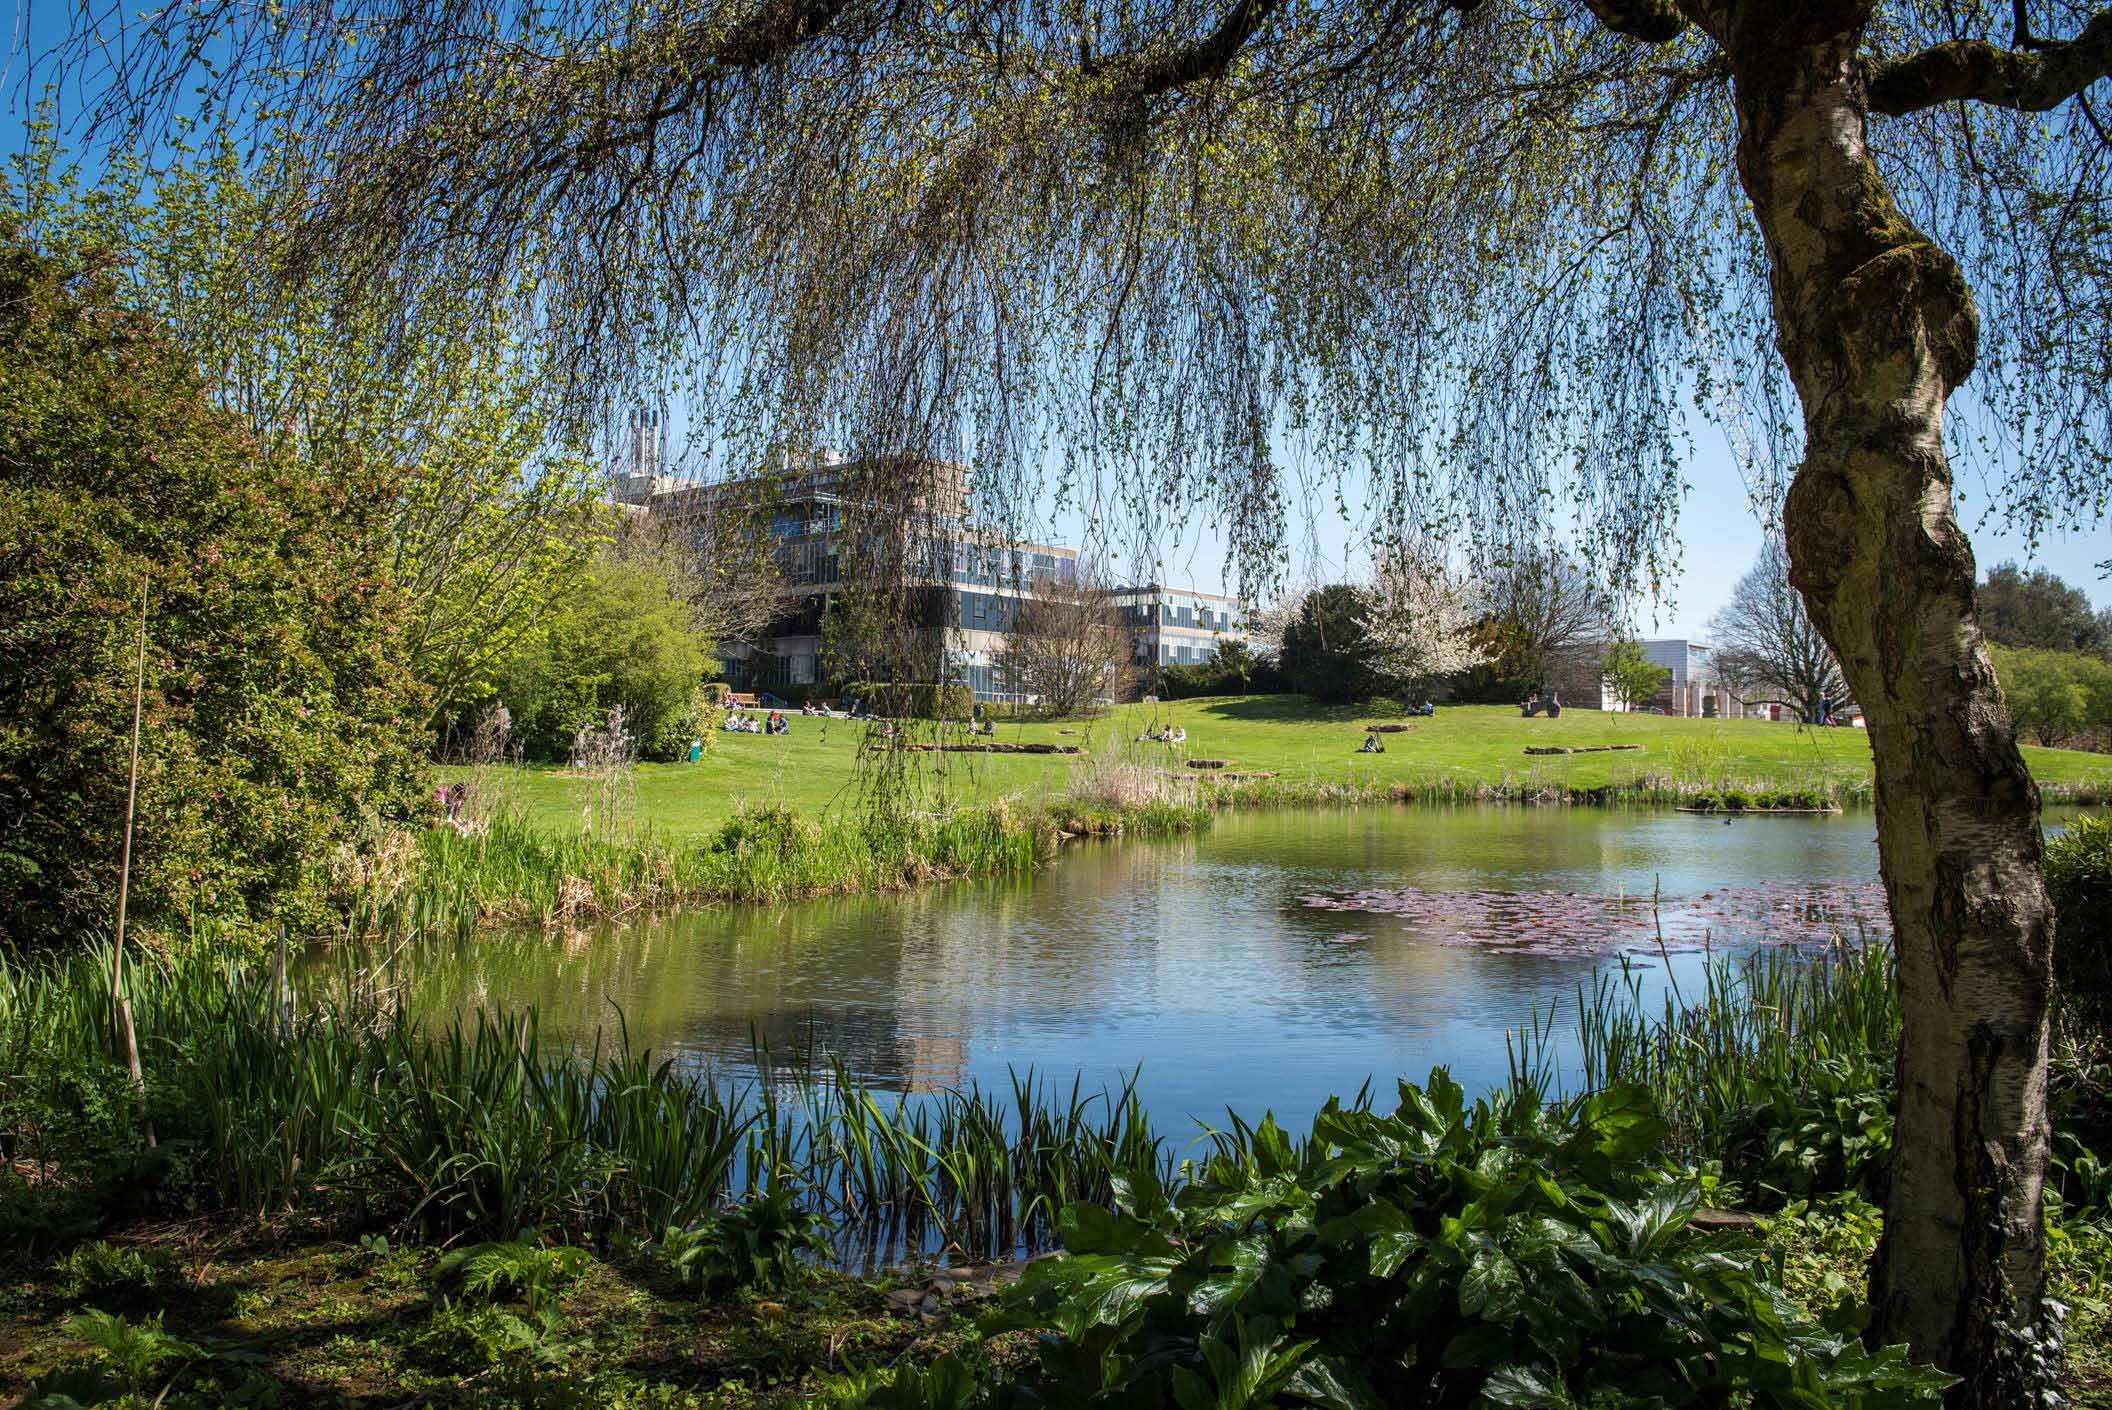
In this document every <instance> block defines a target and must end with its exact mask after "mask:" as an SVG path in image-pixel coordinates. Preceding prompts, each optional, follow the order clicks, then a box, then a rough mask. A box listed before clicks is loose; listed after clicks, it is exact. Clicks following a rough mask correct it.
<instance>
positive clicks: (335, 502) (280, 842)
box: [0, 227, 424, 946]
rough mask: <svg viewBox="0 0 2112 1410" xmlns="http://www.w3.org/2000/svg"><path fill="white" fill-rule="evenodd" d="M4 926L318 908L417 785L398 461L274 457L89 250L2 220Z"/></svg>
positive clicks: (297, 915)
mask: <svg viewBox="0 0 2112 1410" xmlns="http://www.w3.org/2000/svg"><path fill="white" fill-rule="evenodd" d="M0 487H4V489H0V564H4V565H5V566H4V568H0V817H5V818H6V820H7V821H6V823H5V824H4V825H0V940H8V941H13V942H15V943H16V944H17V945H21V946H50V945H55V944H61V943H65V942H68V941H72V940H75V939H77V938H78V937H80V936H82V935H84V934H86V933H88V932H89V931H91V930H96V929H102V928H104V927H107V925H108V924H109V922H110V918H111V916H112V915H113V914H114V912H115V910H116V894H117V878H118V867H119V857H120V852H121V834H122V831H123V828H124V819H125V808H126V788H127V773H128V757H127V756H128V753H129V749H130V731H131V724H132V705H133V700H132V696H133V679H134V672H135V667H136V661H137V654H136V653H137V650H138V648H137V630H138V627H137V623H138V618H139V601H140V587H141V583H142V582H143V581H145V582H149V583H150V584H151V587H150V592H149V603H148V620H147V658H146V691H145V707H144V728H143V732H142V736H141V760H140V763H141V769H140V779H139V800H138V815H139V817H140V819H141V820H142V822H143V826H141V828H140V829H139V831H138V833H137V834H136V835H135V837H134V841H133V853H132V880H131V914H132V917H133V920H134V923H135V924H137V925H138V926H139V927H140V928H141V929H142V930H143V931H145V932H148V933H149V934H152V933H155V932H159V933H161V934H164V935H169V934H174V933H178V932H183V931H188V930H189V928H190V927H191V926H192V924H193V923H194V922H203V921H208V920H215V919H220V920H228V921H233V922H238V923H255V922H263V921H268V920H285V921H291V922H293V923H296V924H307V923H319V922H321V921H322V920H324V919H325V918H326V913H327V911H328V908H329V905H330V902H331V901H332V900H333V899H334V898H333V897H332V896H331V879H330V870H329V868H328V866H327V865H326V859H328V858H329V857H331V856H332V855H333V854H334V853H336V852H338V851H339V849H341V848H352V849H364V848H365V847H367V846H368V845H369V844H371V843H372V842H373V841H374V840H375V839H377V838H378V837H379V836H380V835H381V834H382V833H383V831H384V830H385V826H384V825H385V824H388V823H390V822H393V821H395V820H399V819H403V818H407V817H409V816H410V815H411V813H412V812H413V810H414V809H415V808H416V807H417V806H418V802H419V799H420V797H421V795H422V794H423V791H424V785H423V764H422V761H421V759H420V757H419V750H418V743H419V741H420V739H421V736H422V728H423V721H422V716H423V705H422V697H421V691H420V688H419V687H418V685H417V683H416V682H415V680H414V679H413V677H412V675H411V672H410V670H409V668H408V666H407V664H406V661H407V659H408V650H407V648H406V646H405V640H404V610H403V605H402V602H401V600H400V597H399V595H398V594H397V593H396V592H395V591H394V590H393V589H392V587H391V586H390V584H389V581H388V577H387V574H386V571H385V567H384V562H385V560H384V557H383V546H384V543H385V541H386V534H387V525H388V521H389V516H390V513H391V512H392V510H391V495H390V494H389V492H388V485H387V483H386V481H385V480H384V479H383V478H381V477H379V476H376V475H371V474H368V473H366V472H364V471H363V470H362V469H361V468H360V467H358V466H355V465H333V466H331V467H330V468H329V473H328V474H327V475H325V474H323V473H321V472H320V471H319V470H318V469H317V468H315V467H312V466H309V465H306V464H303V463H300V462H298V461H295V460H293V459H292V458H290V457H288V456H284V455H276V454H268V453H266V452H264V451H263V450H262V449H260V448H259V447H258V446H257V445H256V444H255V443H254V442H253V441H252V440H251V439H250V438H249V436H248V435H247V433H246V432H245V431H243V430H242V429H241V427H240V425H239V424H238V422H237V421H236V419H235V418H234V417H233V416H232V415H230V414H228V413H226V412H223V411H221V410H219V409H216V408H215V407H213V406H212V405H211V404H210V403H209V402H208V401H207V399H206V397H205V394H204V391H203V388H202V387H201V384H200V383H199V381H198V378H197V376H196V374H195V373H194V372H193V370H192V368H191V366H190V363H189V359H188V358H187V357H186V356H185V355H184V354H183V353H182V352H181V351H180V350H179V349H178V348H177V347H176V346H175V345H174V344H173V343H172V342H171V341H170V339H169V338H168V337H167V336H166V335H165V334H164V333H163V332H162V331H161V330H160V329H159V328H157V327H155V326H154V325H152V324H150V323H149V322H147V321H146V320H143V319H140V318H136V317H132V316H130V315H128V314H126V313H124V312H123V311H121V310H120V309H119V308H118V307H117V306H116V303H115V296H114V294H113V292H112V288H111V285H110V283H109V281H108V280H107V279H106V278H105V277H104V275H103V274H101V273H100V272H98V271H96V270H94V269H89V268H83V267H81V266H79V265H74V264H67V263H63V262H61V261H58V260H56V259H52V258H47V257H45V256H42V255H39V254H37V253H35V252H33V251H31V250H29V249H27V248H25V247H24V246H23V245H21V244H20V243H18V242H16V240H15V239H14V237H13V235H12V232H10V231H9V230H7V229H5V228H4V227H0Z"/></svg>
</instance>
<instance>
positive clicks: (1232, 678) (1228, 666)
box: [1158, 641, 1291, 700]
mask: <svg viewBox="0 0 2112 1410" xmlns="http://www.w3.org/2000/svg"><path fill="white" fill-rule="evenodd" d="M1290 688H1291V687H1290V683H1289V682H1288V681H1286V680H1285V679H1284V676H1283V672H1282V671H1280V670H1278V669H1277V667H1276V663H1275V662H1273V661H1269V660H1266V659H1265V658H1263V657H1260V656H1257V655H1255V654H1254V651H1253V649H1252V648H1251V647H1249V646H1248V645H1247V644H1246V643H1245V642H1243V641H1225V642H1220V643H1219V644H1218V648H1217V654H1216V655H1214V656H1212V657H1211V658H1210V659H1209V660H1208V661H1204V662H1202V663H1201V664H1199V665H1193V666H1166V667H1163V668H1162V669H1161V670H1160V672H1159V680H1158V695H1159V698H1160V699H1161V700H1190V699H1193V698H1195V697H1196V696H1201V695H1280V694H1282V693H1284V692H1285V691H1287V690H1289V689H1290Z"/></svg>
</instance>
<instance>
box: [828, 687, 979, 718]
mask: <svg viewBox="0 0 2112 1410" xmlns="http://www.w3.org/2000/svg"><path fill="white" fill-rule="evenodd" d="M843 699H844V701H845V703H846V704H847V703H849V702H850V701H853V700H855V701H857V702H858V708H859V709H860V710H863V711H865V712H866V713H867V714H873V715H886V716H889V717H891V718H894V719H898V720H903V719H907V720H965V719H967V718H968V716H969V714H970V712H972V711H973V710H974V709H975V692H974V691H972V690H970V689H969V688H968V687H967V686H966V685H963V684H962V683H961V682H959V681H949V682H948V683H946V684H944V685H935V684H932V683H930V682H928V681H917V682H905V681H852V682H851V683H850V684H848V685H846V686H845V687H844V688H843Z"/></svg>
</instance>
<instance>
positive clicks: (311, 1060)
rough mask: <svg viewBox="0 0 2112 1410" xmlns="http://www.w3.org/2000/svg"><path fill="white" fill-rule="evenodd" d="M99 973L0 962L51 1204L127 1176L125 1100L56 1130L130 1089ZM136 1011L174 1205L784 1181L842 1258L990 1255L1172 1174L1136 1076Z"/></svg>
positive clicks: (324, 1010) (426, 1232)
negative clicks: (180, 1157)
mask: <svg viewBox="0 0 2112 1410" xmlns="http://www.w3.org/2000/svg"><path fill="white" fill-rule="evenodd" d="M104 962H106V956H97V955H78V956H73V957H69V958H66V959H57V960H50V961H44V962H39V963H36V964H32V965H29V966H22V967H8V968H0V1020H4V1021H5V1025H6V1027H5V1030H4V1033H0V1058H4V1059H5V1065H4V1070H0V1137H4V1138H5V1140H6V1142H7V1144H8V1146H9V1147H10V1148H11V1149H12V1150H13V1151H14V1152H15V1153H16V1154H17V1155H18V1156H19V1157H21V1158H23V1159H25V1160H27V1161H29V1162H31V1163H32V1164H34V1165H35V1166H36V1168H37V1169H38V1170H39V1171H40V1172H41V1174H40V1175H39V1177H38V1180H39V1185H40V1187H43V1188H46V1189H72V1190H75V1191H77V1192H88V1193H94V1192H95V1191H96V1190H97V1188H98V1187H99V1185H101V1184H102V1183H103V1182H105V1181H106V1180H107V1179H108V1177H109V1176H110V1175H111V1174H112V1172H115V1171H126V1172H132V1173H134V1174H136V1165H134V1164H128V1163H127V1161H126V1160H125V1159H124V1158H123V1157H124V1156H125V1154H126V1152H127V1149H128V1147H129V1148H131V1149H136V1145H137V1142H136V1139H134V1138H136V1137H137V1136H138V1135H139V1134H141V1126H142V1122H143V1120H144V1118H143V1117H141V1116H139V1115H138V1114H137V1113H136V1112H135V1110H134V1108H133V1107H132V1106H131V1104H130V1103H121V1104H117V1105H115V1106H111V1107H109V1108H108V1109H106V1110H103V1111H102V1112H101V1114H100V1116H99V1117H98V1118H97V1120H96V1121H93V1122H86V1123H83V1122H81V1121H71V1122H69V1121H68V1120H66V1119H65V1118H64V1116H63V1115H58V1116H54V1114H55V1113H63V1111H64V1109H65V1108H66V1106H67V1102H68V1097H67V1094H68V1093H69V1092H73V1091H78V1090H84V1089H92V1088H94V1087H96V1086H97V1085H98V1084H104V1083H107V1082H108V1081H110V1080H112V1079H121V1078H122V1073H121V1072H119V1071H117V1070H116V1069H115V1067H114V1065H113V1063H112V1061H111V1059H110V1057H109V1054H108V1049H107V1045H106V1044H105V1043H103V1042H102V1040H101V1035H102V1033H103V1031H104V1024H105V1022H106V1020H107V1005H106V1004H105V1003H103V1002H102V998H103V995H104V991H103V989H102V988H101V984H102V979H101V976H100V974H99V973H98V971H97V967H98V965H100V964H102V963H104ZM134 993H135V998H136V1000H137V1003H138V1008H139V1017H140V1040H141V1044H142V1046H143V1048H145V1049H146V1050H147V1052H148V1053H149V1054H150V1055H151V1057H152V1058H153V1061H152V1062H151V1063H150V1065H149V1082H150V1096H151V1110H152V1112H153V1119H155V1120H157V1121H158V1122H159V1123H161V1126H162V1131H163V1135H164V1139H165V1140H167V1141H171V1142H173V1143H174V1144H176V1145H178V1146H179V1147H180V1148H182V1149H184V1150H187V1151H189V1152H192V1158H191V1160H190V1162H189V1164H188V1166H187V1167H186V1170H185V1171H184V1173H183V1174H182V1176H181V1178H182V1180H183V1181H184V1182H185V1183H184V1184H183V1185H182V1187H181V1188H180V1189H179V1188H173V1187H172V1188H168V1189H166V1190H165V1191H163V1194H164V1196H165V1198H166V1199H167V1200H168V1201H169V1202H172V1203H188V1204H201V1205H205V1206H208V1207H214V1208H223V1209H229V1210H234V1211H239V1212H242V1213H245V1214H248V1215H251V1216H254V1217H258V1218H272V1217H275V1216H279V1215H283V1214H286V1213H289V1212H294V1211H305V1212H311V1213H336V1214H346V1215H350V1216H352V1217H355V1218H358V1219H367V1220H372V1219H379V1220H385V1221H388V1222H390V1223H393V1224H394V1225H397V1226H399V1227H402V1228H405V1229H408V1230H412V1231H415V1232H416V1233H418V1234H419V1235H421V1236H423V1237H426V1238H431V1239H437V1240H442V1241H453V1240H457V1239H497V1238H510V1237H512V1236H514V1235H515V1234H516V1233H517V1232H518V1231H519V1230H521V1229H524V1228H540V1229H545V1230H549V1231H552V1232H563V1233H566V1234H568V1235H572V1236H575V1237H609V1236H614V1235H617V1234H629V1235H634V1236H645V1237H651V1236H657V1235H658V1234H660V1233H661V1232H662V1231H664V1230H665V1229H667V1228H669V1227H671V1226H682V1225H688V1224H691V1223H694V1222H695V1221H697V1220H699V1219H701V1218H703V1217H705V1216H706V1215H708V1214H710V1213H711V1212H712V1211H714V1210H716V1209H720V1208H723V1207H727V1206H729V1205H732V1204H736V1203H739V1202H741V1201H743V1200H745V1199H748V1198H750V1197H753V1196H756V1195H760V1194H763V1193H766V1192H769V1191H773V1190H778V1189H782V1188H786V1187H790V1188H791V1189H792V1190H793V1191H795V1193H796V1194H797V1196H798V1198H799V1199H800V1201H801V1202H802V1203H804V1204H806V1205H807V1206H808V1207H810V1208H813V1209H815V1210H817V1211H819V1212H822V1213H824V1214H826V1215H827V1216H828V1218H829V1220H830V1222H831V1223H832V1224H833V1226H834V1227H835V1228H836V1229H837V1230H838V1231H839V1234H840V1236H841V1238H842V1242H843V1246H844V1250H845V1252H846V1255H847V1257H849V1258H851V1259H853V1260H854V1261H855V1260H857V1259H859V1258H866V1259H870V1258H878V1257H882V1256H888V1255H893V1254H899V1253H902V1252H904V1251H909V1252H914V1251H917V1250H920V1249H939V1248H944V1249H949V1250H952V1251H955V1252H958V1253H961V1254H965V1255H972V1256H976V1257H989V1256H993V1255H999V1254H1006V1253H1011V1252H1014V1251H1017V1250H1019V1249H1021V1248H1024V1247H1027V1246H1030V1245H1032V1244H1035V1243H1039V1242H1041V1241H1043V1240H1044V1239H1045V1238H1046V1237H1047V1234H1048V1232H1049V1230H1050V1228H1051V1227H1052V1225H1053V1220H1054V1217H1055V1214H1056V1212H1057V1211H1058V1210H1060V1209H1061V1208H1062V1207H1063V1206H1064V1205H1066V1204H1068V1203H1071V1202H1073V1201H1076V1200H1079V1199H1089V1200H1099V1201H1102V1202H1105V1201H1107V1200H1109V1199H1111V1198H1112V1197H1113V1191H1114V1187H1115V1182H1116V1181H1117V1180H1119V1179H1121V1178H1123V1177H1124V1176H1126V1175H1134V1174H1136V1173H1137V1172H1140V1171H1150V1172H1152V1173H1155V1174H1158V1175H1160V1176H1161V1177H1162V1178H1170V1177H1171V1174H1172V1172H1171V1167H1170V1160H1169V1158H1168V1156H1167V1154H1166V1151H1165V1148H1164V1146H1163V1144H1162V1143H1161V1142H1160V1140H1159V1138H1157V1137H1156V1136H1154V1135H1153V1134H1152V1132H1151V1129H1150V1124H1149V1121H1148V1118H1147V1117H1146V1115H1145V1113H1144V1111H1143V1108H1142V1105H1141V1103H1140V1102H1138V1100H1137V1098H1136V1093H1135V1090H1134V1085H1133V1082H1132V1083H1131V1084H1128V1085H1125V1086H1123V1087H1122V1088H1121V1089H1119V1090H1117V1091H1113V1092H1105V1091H1102V1092H1086V1091H1084V1090H1083V1089H1082V1088H1081V1087H1080V1086H1078V1085H1077V1084H1075V1083H1074V1084H1073V1085H1072V1086H1071V1087H1070V1088H1069V1089H1068V1091H1067V1092H1065V1091H1059V1090H1058V1089H1056V1088H1055V1087H1054V1086H1053V1085H1051V1084H1048V1083H1045V1082H1043V1081H1041V1080H1040V1079H1038V1078H1037V1077H1036V1076H1035V1075H1034V1074H1033V1073H1031V1072H1030V1073H1026V1074H1017V1075H1015V1076H1014V1077H1013V1079H1012V1082H1011V1088H1010V1090H1009V1091H1008V1092H996V1093H993V1092H984V1091H980V1090H978V1089H976V1088H974V1087H972V1086H971V1087H969V1088H967V1089H965V1090H959V1091H955V1090H946V1091H938V1092H931V1093H922V1094H917V1095H915V1096H910V1095H907V1094H892V1095H891V1094H886V1093H882V1092H880V1091H878V1090H876V1089H874V1088H872V1087H871V1086H870V1085H868V1084H867V1083H865V1082H864V1081H862V1080H861V1079H859V1078H858V1077H857V1076H855V1075H854V1074H852V1073H851V1072H849V1071H848V1070H846V1069H845V1068H843V1067H842V1066H841V1064H840V1063H833V1062H821V1063H809V1062H803V1061H794V1062H783V1061H779V1060H776V1059H774V1058H772V1057H771V1056H770V1055H768V1054H759V1060H760V1067H761V1070H762V1071H763V1074H764V1075H763V1077H762V1078H761V1079H760V1080H756V1081H751V1082H746V1083H741V1084H731V1083H721V1082H719V1081H716V1080H714V1078H713V1077H712V1075H711V1074H710V1073H708V1072H701V1071H696V1070H690V1069H685V1068H682V1067H679V1066H678V1065H677V1064H675V1063H674V1062H672V1061H671V1060H668V1059H665V1058H655V1057H653V1056H652V1055H651V1054H650V1053H646V1052H633V1051H631V1050H630V1047H629V1044H628V1042H627V1040H626V1039H625V1038H624V1037H623V1036H622V1035H621V1034H620V1033H619V1035H618V1036H617V1038H616V1039H615V1041H614V1042H613V1043H612V1044H611V1045H609V1046H607V1047H604V1046H602V1045H600V1044H597V1045H596V1046H595V1047H594V1048H593V1049H592V1050H591V1051H589V1052H585V1053H579V1052H574V1051H572V1050H571V1049H569V1048H566V1047H564V1046H562V1045H556V1044H552V1043H550V1042H548V1041H547V1040H545V1039H544V1037H543V1036H542V1034H541V1033H540V1031H539V1029H538V1027H537V1025H536V1022H535V1019H534V1015H533V1013H532V1012H527V1013H506V1012H501V1013H484V1012H479V1013H476V1014H473V1015H471V1016H469V1017H468V1018H466V1019H462V1020H458V1021H451V1022H448V1023H446V1024H443V1025H439V1026H437V1027H433V1028H430V1029H428V1028H426V1027H422V1026H420V1025H418V1024H416V1023H414V1022H413V1021H411V1020H410V1019H409V1018H407V1017H406V1016H405V1014H404V1013H403V1012H402V1011H401V1009H399V1008H397V1007H395V1006H393V1005H392V1004H391V1003H390V1002H388V1000H387V998H386V996H384V995H382V994H379V993H377V992H375V991H373V990H371V989H363V988H361V987H359V986H357V985H351V984H347V985H344V986H343V987H341V988H340V990H339V991H338V992H335V993H332V994H329V995H327V996H321V997H317V996H310V997H309V998H308V999H307V1001H305V1002H304V1003H302V1004H300V1005H297V1006H296V1011H295V1013H294V1015H293V1016H292V1018H291V1020H290V1021H289V1020H288V1019H287V1018H286V1017H285V1016H284V1014H283V1012H282V1010H281V1009H280V1008H279V1007H278V1006H277V1004H276V1002H275V996H274V992H273V989H272V985H271V983H270V979H269V977H268V976H267V975H265V974H263V973H260V972H259V970H258V969H256V968H253V967H251V966H249V965H247V964H244V963H242V962H239V961H234V960H224V959H214V958H212V957H210V956H207V955H204V954H197V955H191V956H187V957H180V958H173V959H171V958H162V959H160V960H158V961H157V962H155V963H151V964H147V963H143V964H141V965H140V966H139V968H138V971H137V978H136V980H135V990H134ZM38 1113H42V1115H38ZM163 1175H164V1176H165V1177H166V1176H167V1172H163ZM11 1178H13V1176H11V1175H7V1174H0V1181H4V1180H7V1179H11ZM101 1193H102V1194H103V1195H104V1196H106V1197H108V1198H110V1199H112V1200H113V1201H114V1200H115V1198H116V1197H117V1194H118V1192H117V1191H115V1190H110V1189H103V1190H102V1191H101ZM130 1193H133V1194H137V1193H139V1192H138V1191H137V1190H134V1191H131V1192H130Z"/></svg>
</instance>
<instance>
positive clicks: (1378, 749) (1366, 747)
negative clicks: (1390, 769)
mask: <svg viewBox="0 0 2112 1410" xmlns="http://www.w3.org/2000/svg"><path fill="white" fill-rule="evenodd" d="M1357 752H1358V753H1359V754H1383V753H1385V752H1386V746H1385V745H1383V744H1381V743H1379V732H1378V731H1377V730H1375V729H1374V730H1366V731H1365V732H1364V742H1363V743H1362V744H1360V745H1358V746H1357Z"/></svg>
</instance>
